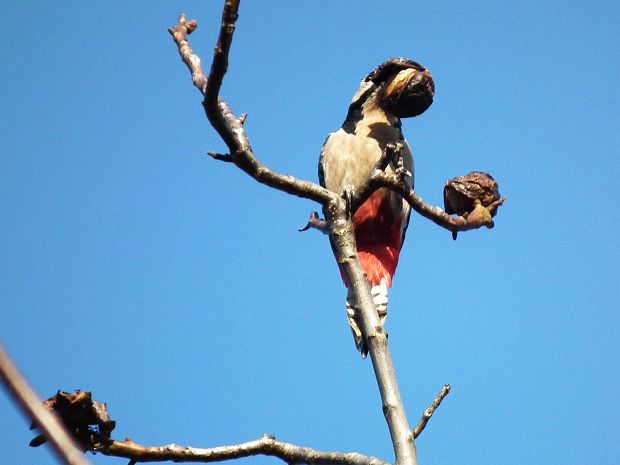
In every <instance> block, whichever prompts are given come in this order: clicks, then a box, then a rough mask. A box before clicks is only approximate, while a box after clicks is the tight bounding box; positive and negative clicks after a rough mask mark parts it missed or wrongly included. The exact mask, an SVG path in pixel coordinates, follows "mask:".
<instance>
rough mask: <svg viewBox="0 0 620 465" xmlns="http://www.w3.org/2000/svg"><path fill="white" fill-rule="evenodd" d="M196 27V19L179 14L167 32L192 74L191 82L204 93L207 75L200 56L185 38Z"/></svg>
mask: <svg viewBox="0 0 620 465" xmlns="http://www.w3.org/2000/svg"><path fill="white" fill-rule="evenodd" d="M197 27H198V23H197V22H196V20H194V19H192V20H190V21H187V18H186V17H185V15H181V16H179V22H178V23H177V25H176V26H175V27H174V28H170V29H168V32H169V33H170V34H171V35H172V38H173V39H174V42H175V43H176V44H177V48H178V49H179V55H181V60H183V63H185V65H186V66H187V68H188V69H189V72H190V73H191V74H192V82H193V83H194V85H195V86H196V87H197V88H198V90H199V91H200V93H201V94H202V95H204V93H205V90H206V88H207V77H206V76H205V73H204V71H203V70H202V65H201V63H200V58H199V57H198V55H196V54H195V53H194V51H193V50H192V49H191V47H190V46H189V41H188V40H187V36H188V35H189V34H191V33H192V32H193V31H194V29H196V28H197Z"/></svg>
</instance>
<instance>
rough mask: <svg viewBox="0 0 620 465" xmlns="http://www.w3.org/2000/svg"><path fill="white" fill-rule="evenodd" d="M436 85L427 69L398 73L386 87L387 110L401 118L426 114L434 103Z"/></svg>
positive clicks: (410, 69)
mask: <svg viewBox="0 0 620 465" xmlns="http://www.w3.org/2000/svg"><path fill="white" fill-rule="evenodd" d="M434 95H435V84H434V82H433V77H432V76H431V73H429V71H428V70H427V69H424V70H418V69H415V68H407V69H403V70H401V71H400V72H399V73H397V74H396V75H395V76H394V78H393V79H392V80H391V81H388V82H387V83H386V86H385V91H384V99H385V105H386V108H388V109H389V110H391V111H392V112H393V113H394V114H395V115H396V116H398V117H399V118H410V117H413V116H417V115H420V114H422V113H424V112H425V111H426V110H427V109H428V107H430V106H431V104H432V103H433V97H434Z"/></svg>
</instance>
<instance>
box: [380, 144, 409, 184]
mask: <svg viewBox="0 0 620 465" xmlns="http://www.w3.org/2000/svg"><path fill="white" fill-rule="evenodd" d="M404 147H405V146H404V145H403V144H402V143H401V142H396V143H395V144H388V145H387V148H386V149H387V150H388V151H389V152H390V158H391V160H390V162H391V164H392V166H393V169H394V174H396V176H398V177H399V178H400V179H401V180H403V181H404V180H405V179H406V178H407V177H409V178H412V177H413V174H412V173H411V171H409V170H408V169H407V168H405V160H404V158H403V148H404Z"/></svg>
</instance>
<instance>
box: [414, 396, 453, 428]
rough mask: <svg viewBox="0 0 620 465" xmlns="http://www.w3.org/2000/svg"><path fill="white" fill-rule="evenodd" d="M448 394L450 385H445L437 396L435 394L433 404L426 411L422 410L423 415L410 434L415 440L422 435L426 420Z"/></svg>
mask: <svg viewBox="0 0 620 465" xmlns="http://www.w3.org/2000/svg"><path fill="white" fill-rule="evenodd" d="M449 393H450V385H449V384H445V385H444V387H443V388H441V391H439V394H437V397H435V400H433V403H432V404H431V405H429V407H428V408H427V409H426V410H424V413H423V414H422V418H420V421H419V422H418V424H417V425H416V427H415V428H413V431H412V432H411V434H413V437H414V438H417V437H418V436H419V435H420V434H421V433H422V431H423V430H424V428H426V424H427V423H428V420H430V419H431V417H432V416H433V413H435V410H436V409H437V407H439V406H440V405H441V401H442V400H444V398H445V397H446V396H447V395H448V394H449Z"/></svg>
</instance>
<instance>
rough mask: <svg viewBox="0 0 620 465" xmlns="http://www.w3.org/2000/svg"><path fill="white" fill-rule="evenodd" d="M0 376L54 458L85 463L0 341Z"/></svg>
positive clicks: (77, 464)
mask: <svg viewBox="0 0 620 465" xmlns="http://www.w3.org/2000/svg"><path fill="white" fill-rule="evenodd" d="M0 379H2V381H3V383H4V385H5V387H6V389H7V391H8V392H9V393H10V394H11V395H12V396H13V399H14V400H15V402H16V403H17V404H18V405H19V406H20V407H21V409H22V410H23V411H24V413H25V414H26V415H27V416H28V417H29V418H30V419H31V420H32V421H33V422H34V423H36V425H37V426H38V427H39V428H41V430H42V431H43V433H44V434H45V436H46V437H47V439H48V440H49V441H50V443H51V445H52V447H53V449H54V451H55V452H56V455H57V456H58V458H59V459H60V460H61V461H62V462H64V463H65V464H67V465H89V464H90V462H89V461H88V460H86V458H85V457H84V455H83V454H82V452H81V451H80V450H79V449H78V447H77V445H76V443H75V441H74V440H73V438H72V437H71V436H70V435H69V434H68V433H67V431H66V430H65V428H64V427H63V425H62V423H61V422H60V420H59V419H58V418H57V417H56V416H55V415H53V414H52V413H51V412H50V411H48V410H47V409H46V408H45V407H43V403H42V402H41V400H40V399H39V398H38V396H37V395H36V394H35V392H34V391H33V390H32V388H31V387H30V386H29V385H28V382H27V381H26V380H25V379H24V377H23V376H22V375H21V374H20V373H19V371H18V369H17V367H16V366H15V365H14V364H13V362H12V361H11V359H10V358H9V355H8V354H7V352H6V351H5V350H4V347H2V345H1V344H0Z"/></svg>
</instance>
